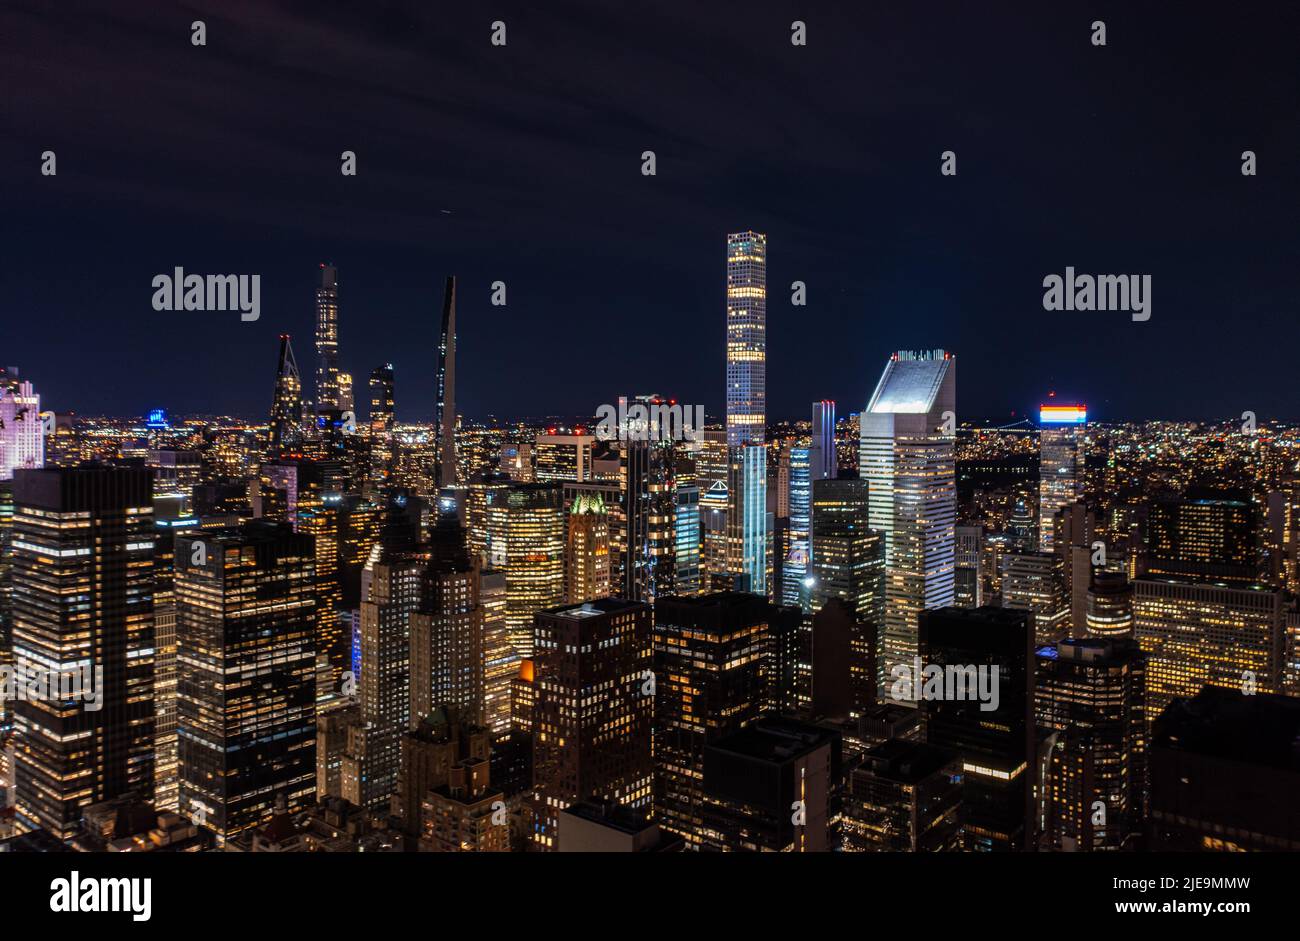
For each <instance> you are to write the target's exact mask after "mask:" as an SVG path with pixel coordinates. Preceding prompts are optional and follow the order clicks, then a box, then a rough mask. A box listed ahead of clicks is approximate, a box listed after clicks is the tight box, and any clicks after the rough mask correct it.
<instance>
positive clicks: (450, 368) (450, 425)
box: [433, 275, 457, 489]
mask: <svg viewBox="0 0 1300 941" xmlns="http://www.w3.org/2000/svg"><path fill="white" fill-rule="evenodd" d="M435 391H436V392H437V402H436V403H435V407H434V413H433V431H434V452H433V453H434V478H435V480H436V483H437V485H438V487H439V488H440V489H441V488H442V487H450V486H451V485H452V484H454V483H456V477H457V475H456V277H455V276H454V275H452V276H449V277H448V278H447V284H446V286H445V288H444V290H443V295H442V327H441V329H440V330H439V332H438V369H437V389H436V390H435Z"/></svg>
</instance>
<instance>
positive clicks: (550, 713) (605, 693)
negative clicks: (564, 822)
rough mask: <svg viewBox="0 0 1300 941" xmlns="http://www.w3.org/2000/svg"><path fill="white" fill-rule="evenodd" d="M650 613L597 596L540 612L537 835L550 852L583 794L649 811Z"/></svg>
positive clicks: (536, 709)
mask: <svg viewBox="0 0 1300 941" xmlns="http://www.w3.org/2000/svg"><path fill="white" fill-rule="evenodd" d="M653 621H654V617H653V610H652V609H651V607H650V606H649V605H647V604H641V603H639V602H634V601H622V600H619V599H616V598H602V599H600V600H597V601H591V602H587V603H586V604H583V605H582V606H580V607H560V608H555V609H552V610H549V611H540V612H538V614H537V617H536V622H535V624H536V626H535V630H536V635H537V658H536V669H537V680H536V682H537V702H536V706H535V707H534V712H533V715H534V722H535V725H534V738H533V742H534V746H533V747H534V772H533V783H534V787H535V789H536V792H537V797H538V804H537V815H538V826H539V830H538V832H536V833H535V835H534V839H535V841H536V842H537V843H538V844H539V846H540V847H541V848H544V849H551V850H553V849H555V827H556V823H557V818H558V816H559V814H560V812H561V811H562V810H564V809H566V808H567V807H568V806H569V805H570V804H574V803H578V802H580V801H586V800H601V801H612V802H614V803H617V804H620V805H622V806H624V807H628V808H631V809H633V810H639V811H641V812H642V813H644V814H645V815H646V816H649V813H650V801H651V784H652V780H653V777H654V765H653V763H652V761H651V757H650V735H651V731H650V730H651V721H652V719H653V715H654V708H655V696H654V691H653V689H650V688H649V687H648V686H647V684H648V683H650V682H651V672H650V671H651V667H652V665H653V653H652V647H651V629H652V624H653Z"/></svg>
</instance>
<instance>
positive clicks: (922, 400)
mask: <svg viewBox="0 0 1300 941" xmlns="http://www.w3.org/2000/svg"><path fill="white" fill-rule="evenodd" d="M956 407H957V361H956V359H955V358H954V357H953V356H952V355H951V354H950V353H945V352H944V351H943V350H933V351H930V352H924V353H909V352H899V353H895V354H894V355H893V356H892V357H890V359H889V362H888V363H886V364H885V371H884V373H883V374H882V375H881V377H880V381H879V382H878V383H877V384H876V389H875V392H873V393H872V396H871V401H870V402H869V403H868V405H867V409H866V411H865V412H864V413H863V414H862V416H861V442H860V447H861V450H860V455H859V456H860V473H861V476H862V479H863V480H865V481H866V482H867V483H868V485H869V486H870V504H871V517H870V523H871V528H872V529H874V530H876V531H878V532H880V533H883V534H884V536H885V623H884V632H883V634H884V667H885V669H886V670H888V669H889V668H890V667H891V666H892V665H893V664H896V663H910V662H911V660H912V658H913V657H914V656H915V655H916V632H917V616H918V615H919V614H920V612H921V611H923V610H926V609H929V608H941V607H944V606H946V605H950V604H952V603H953V600H954V597H953V568H954V558H953V555H954V546H953V538H954V533H953V529H954V526H955V525H956V513H957V484H956V467H955V464H954V460H953V442H954V433H955V421H956V418H955V414H956V413H955V410H956ZM815 497H816V495H815V494H814V499H815ZM814 517H815V512H814ZM814 524H815V519H814ZM816 559H817V550H816V547H815V546H814V547H813V561H814V563H816Z"/></svg>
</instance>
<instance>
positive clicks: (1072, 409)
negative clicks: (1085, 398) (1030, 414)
mask: <svg viewBox="0 0 1300 941" xmlns="http://www.w3.org/2000/svg"><path fill="white" fill-rule="evenodd" d="M1087 421H1088V410H1087V409H1086V408H1085V407H1084V406H1082V405H1056V404H1053V405H1043V406H1041V407H1040V408H1039V410H1038V423H1039V424H1040V425H1041V426H1042V430H1041V431H1040V432H1039V448H1040V451H1041V459H1040V461H1039V465H1038V535H1039V546H1040V547H1041V549H1042V550H1043V551H1044V552H1051V551H1052V544H1053V536H1054V534H1053V525H1052V521H1053V519H1054V518H1055V516H1056V513H1057V511H1058V510H1060V509H1062V508H1063V507H1066V506H1069V505H1070V504H1072V503H1075V502H1076V501H1078V500H1079V499H1081V498H1082V497H1083V447H1082V442H1081V441H1080V437H1079V436H1080V433H1081V431H1082V429H1083V427H1084V425H1085V423H1086V422H1087Z"/></svg>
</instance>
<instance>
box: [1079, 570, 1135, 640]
mask: <svg viewBox="0 0 1300 941" xmlns="http://www.w3.org/2000/svg"><path fill="white" fill-rule="evenodd" d="M1084 621H1085V623H1086V625H1087V628H1088V634H1089V636H1091V637H1132V636H1133V586H1132V585H1130V584H1129V581H1128V579H1127V578H1125V577H1124V573H1123V572H1097V573H1096V574H1094V575H1093V576H1092V585H1091V586H1090V587H1089V588H1088V601H1087V608H1086V613H1085V616H1084Z"/></svg>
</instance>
